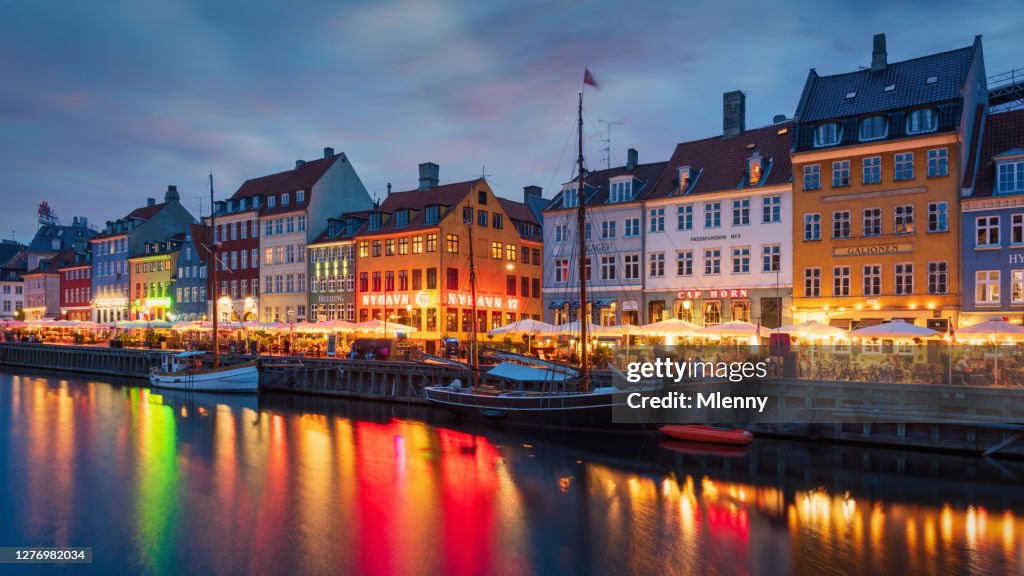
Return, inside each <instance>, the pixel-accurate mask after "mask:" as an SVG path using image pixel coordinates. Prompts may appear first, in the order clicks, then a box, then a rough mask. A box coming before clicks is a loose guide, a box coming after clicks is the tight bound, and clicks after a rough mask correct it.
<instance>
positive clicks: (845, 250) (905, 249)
mask: <svg viewBox="0 0 1024 576" xmlns="http://www.w3.org/2000/svg"><path fill="white" fill-rule="evenodd" d="M913 252H914V245H913V244H873V245H871V246H844V247H834V248H832V255H833V256H837V257H839V256H887V255H889V254H911V253H913Z"/></svg>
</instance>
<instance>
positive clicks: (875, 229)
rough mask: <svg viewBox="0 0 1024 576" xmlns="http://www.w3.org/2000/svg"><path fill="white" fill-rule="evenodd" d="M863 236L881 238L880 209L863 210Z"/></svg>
mask: <svg viewBox="0 0 1024 576" xmlns="http://www.w3.org/2000/svg"><path fill="white" fill-rule="evenodd" d="M864 235H865V236H881V235H882V209H881V208H865V209H864Z"/></svg>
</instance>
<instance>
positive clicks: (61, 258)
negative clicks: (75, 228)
mask: <svg viewBox="0 0 1024 576" xmlns="http://www.w3.org/2000/svg"><path fill="white" fill-rule="evenodd" d="M44 262H46V263H49V264H50V265H49V266H47V268H46V270H43V269H42V267H41V266H37V267H36V268H35V269H33V270H30V271H29V272H26V273H25V274H23V276H28V275H34V274H57V273H58V272H59V271H60V270H61V269H63V268H65V267H66V266H67V265H68V264H74V263H75V249H74V248H65V249H63V250H61V251H60V252H58V253H57V255H56V256H54V257H52V258H50V259H49V260H42V261H40V264H42V263H44Z"/></svg>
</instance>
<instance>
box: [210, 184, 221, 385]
mask: <svg viewBox="0 0 1024 576" xmlns="http://www.w3.org/2000/svg"><path fill="white" fill-rule="evenodd" d="M216 219H217V207H216V205H215V204H214V203H213V172H210V238H211V239H212V240H213V242H211V243H210V265H209V268H210V294H211V296H210V301H211V302H212V303H213V307H212V312H213V313H212V316H213V367H214V368H216V367H218V366H219V365H220V360H219V358H218V356H217V354H218V352H219V350H218V348H219V347H220V346H219V341H218V334H217V245H218V242H217V236H216V234H217V225H216V223H215V220H216Z"/></svg>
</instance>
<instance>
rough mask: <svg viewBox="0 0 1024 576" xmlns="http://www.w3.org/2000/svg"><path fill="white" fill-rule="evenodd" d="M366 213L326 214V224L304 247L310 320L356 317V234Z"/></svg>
mask: <svg viewBox="0 0 1024 576" xmlns="http://www.w3.org/2000/svg"><path fill="white" fill-rule="evenodd" d="M368 217H369V213H368V212H354V213H349V214H342V215H341V216H340V217H338V218H329V219H328V220H327V228H326V229H325V230H324V231H323V233H322V234H320V236H318V237H317V238H316V239H315V240H313V242H311V243H310V244H309V246H308V247H307V248H308V250H309V253H308V255H307V258H306V260H307V262H308V264H309V266H308V271H307V277H308V278H309V320H310V321H313V322H318V321H322V320H348V321H350V322H352V321H355V319H356V249H355V248H356V247H355V234H356V231H358V230H359V229H360V228H362V226H363V224H365V223H366V221H367V219H368Z"/></svg>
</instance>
